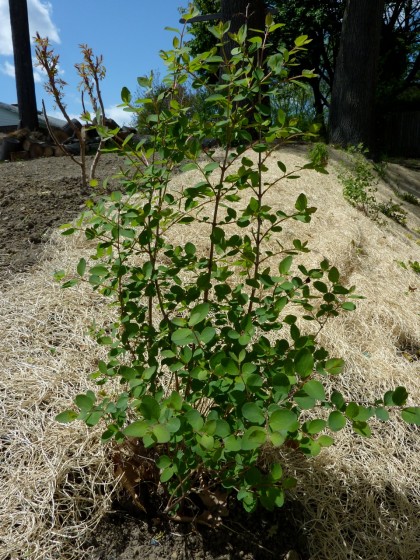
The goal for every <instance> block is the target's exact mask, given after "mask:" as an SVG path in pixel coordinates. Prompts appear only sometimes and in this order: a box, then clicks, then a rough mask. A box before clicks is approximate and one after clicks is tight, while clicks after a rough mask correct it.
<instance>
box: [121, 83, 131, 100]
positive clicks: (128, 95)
mask: <svg viewBox="0 0 420 560" xmlns="http://www.w3.org/2000/svg"><path fill="white" fill-rule="evenodd" d="M121 99H122V101H124V103H130V101H131V93H130V90H129V89H127V88H126V87H123V88H122V90H121Z"/></svg>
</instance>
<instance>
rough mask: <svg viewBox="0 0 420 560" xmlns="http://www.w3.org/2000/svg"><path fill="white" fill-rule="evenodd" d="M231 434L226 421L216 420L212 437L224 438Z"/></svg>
mask: <svg viewBox="0 0 420 560" xmlns="http://www.w3.org/2000/svg"><path fill="white" fill-rule="evenodd" d="M230 433H231V429H230V426H229V424H228V423H227V422H226V420H220V419H218V420H216V429H215V432H214V435H216V436H218V437H221V438H225V437H227V436H228V435H229V434H230Z"/></svg>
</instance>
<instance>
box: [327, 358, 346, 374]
mask: <svg viewBox="0 0 420 560" xmlns="http://www.w3.org/2000/svg"><path fill="white" fill-rule="evenodd" d="M344 366H345V362H344V360H342V359H341V358H331V359H330V360H327V361H326V363H325V368H324V369H325V371H326V372H327V373H329V374H330V375H338V374H339V373H341V372H342V371H343V368H344Z"/></svg>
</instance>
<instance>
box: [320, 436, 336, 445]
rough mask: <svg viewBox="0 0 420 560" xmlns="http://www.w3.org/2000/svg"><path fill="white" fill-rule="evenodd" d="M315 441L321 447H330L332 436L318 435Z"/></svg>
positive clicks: (332, 441)
mask: <svg viewBox="0 0 420 560" xmlns="http://www.w3.org/2000/svg"><path fill="white" fill-rule="evenodd" d="M316 441H317V443H318V444H319V445H320V446H321V447H330V446H331V445H333V444H334V438H332V437H331V436H319V438H318V439H317V440H316Z"/></svg>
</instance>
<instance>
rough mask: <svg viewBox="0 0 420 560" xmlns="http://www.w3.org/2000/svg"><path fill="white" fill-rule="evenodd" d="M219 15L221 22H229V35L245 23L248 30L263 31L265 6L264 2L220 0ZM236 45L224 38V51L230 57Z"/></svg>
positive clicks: (262, 0)
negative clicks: (220, 15)
mask: <svg viewBox="0 0 420 560" xmlns="http://www.w3.org/2000/svg"><path fill="white" fill-rule="evenodd" d="M221 14H222V20H223V21H230V29H229V33H237V32H238V30H239V28H240V27H241V26H242V25H244V24H245V23H246V24H247V25H248V29H260V30H262V31H264V28H265V16H266V6H265V1H264V0H222V2H221ZM234 47H237V44H236V43H234V42H233V41H230V40H229V38H228V37H226V44H225V49H226V52H227V53H228V54H229V56H230V52H231V50H232V49H233V48H234Z"/></svg>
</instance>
